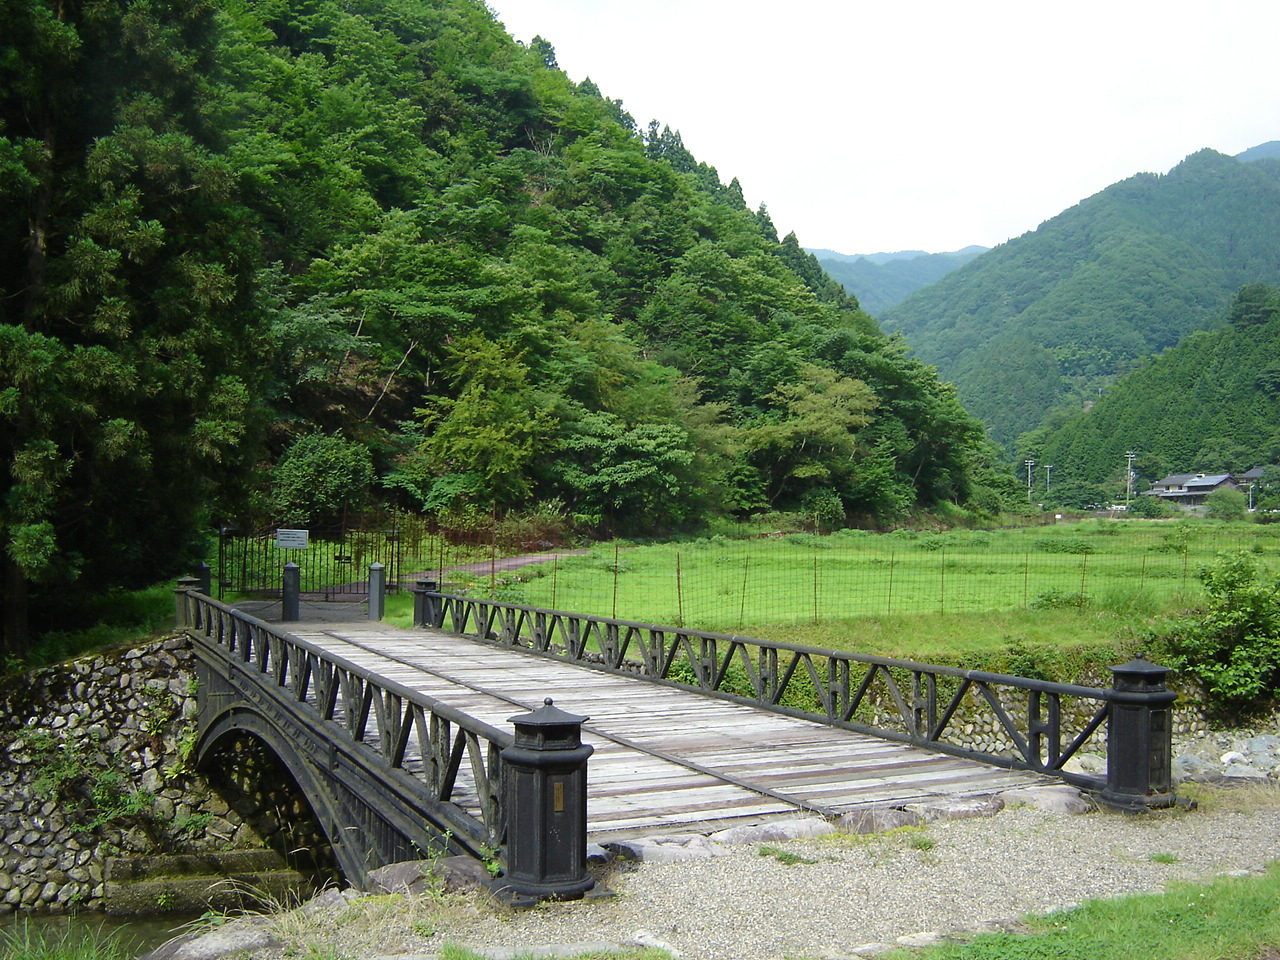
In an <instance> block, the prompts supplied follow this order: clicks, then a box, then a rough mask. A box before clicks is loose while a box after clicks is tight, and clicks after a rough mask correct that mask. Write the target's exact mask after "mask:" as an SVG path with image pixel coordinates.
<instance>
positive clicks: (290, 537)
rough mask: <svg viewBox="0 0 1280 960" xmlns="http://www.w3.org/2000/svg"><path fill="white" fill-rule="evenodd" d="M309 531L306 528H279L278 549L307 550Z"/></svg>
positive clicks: (277, 536) (277, 532)
mask: <svg viewBox="0 0 1280 960" xmlns="http://www.w3.org/2000/svg"><path fill="white" fill-rule="evenodd" d="M307 533H308V531H306V530H277V531H276V549H277V550H306V549H307Z"/></svg>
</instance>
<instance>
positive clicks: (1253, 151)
mask: <svg viewBox="0 0 1280 960" xmlns="http://www.w3.org/2000/svg"><path fill="white" fill-rule="evenodd" d="M1236 159H1237V160H1243V161H1245V162H1246V163H1252V162H1253V161H1254V160H1267V159H1271V160H1280V140H1268V141H1267V142H1266V143H1260V144H1258V145H1257V146H1256V147H1250V148H1249V149H1248V150H1245V151H1244V152H1243V153H1237V154H1236Z"/></svg>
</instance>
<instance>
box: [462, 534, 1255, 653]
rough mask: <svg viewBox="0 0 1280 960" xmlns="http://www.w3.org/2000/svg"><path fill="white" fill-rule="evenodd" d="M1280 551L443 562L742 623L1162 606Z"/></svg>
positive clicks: (956, 548) (486, 584)
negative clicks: (1235, 559) (1241, 557)
mask: <svg viewBox="0 0 1280 960" xmlns="http://www.w3.org/2000/svg"><path fill="white" fill-rule="evenodd" d="M1233 549H1234V550H1239V549H1246V550H1251V551H1253V552H1255V553H1257V554H1259V555H1260V558H1265V557H1266V556H1267V555H1268V554H1270V555H1274V554H1276V552H1277V551H1278V550H1280V528H1272V527H1258V526H1252V525H1234V526H1232V525H1222V524H1209V523H1205V522H1200V521H1188V522H1186V523H1179V524H1145V523H1133V522H1123V523H1121V522H1110V521H1103V522H1088V523H1083V524H1070V525H1063V526H1058V527H1041V528H1033V529H1022V530H960V531H953V532H949V533H917V532H909V531H898V532H895V533H891V534H873V533H868V532H864V531H855V530H849V531H840V532H837V533H834V534H831V535H829V536H817V535H814V534H810V533H788V534H781V535H774V536H760V535H759V534H758V533H757V534H756V535H754V536H729V535H721V536H716V537H710V538H706V539H701V540H693V541H685V542H679V543H664V544H644V545H642V544H633V543H626V542H612V543H607V544H595V545H592V546H590V547H588V548H585V549H583V550H581V551H577V552H574V553H572V554H566V553H563V552H560V553H555V554H550V555H547V556H545V557H542V558H539V559H537V560H536V562H532V563H528V564H526V565H523V566H520V567H518V568H514V569H506V570H503V569H501V568H500V566H496V565H495V569H493V570H486V569H485V568H484V567H483V565H481V566H479V567H475V566H472V567H469V568H467V569H459V570H456V571H446V573H445V575H444V578H443V579H445V580H446V581H449V582H450V583H451V585H452V587H453V588H454V589H457V590H462V591H466V592H469V593H474V594H480V595H486V596H489V597H491V598H494V599H501V600H506V601H510V602H517V603H526V604H531V605H534V606H542V607H549V608H552V609H559V610H572V611H587V612H592V613H598V614H600V615H603V616H610V617H616V618H621V619H627V620H635V621H642V622H648V623H666V624H672V625H675V626H682V627H683V626H689V627H698V628H702V629H710V630H722V631H733V630H735V629H738V628H740V627H741V626H742V625H744V624H759V623H766V622H769V623H795V622H805V621H812V622H819V621H822V620H832V619H845V618H851V617H869V616H877V617H880V616H885V617H887V616H896V615H912V614H926V613H927V614H944V615H945V614H958V613H976V612H984V611H1000V610H1012V609H1019V608H1022V609H1027V608H1031V609H1035V608H1048V607H1080V608H1085V607H1090V606H1102V607H1110V608H1123V607H1125V606H1131V605H1133V604H1134V602H1135V601H1140V602H1142V603H1143V604H1144V605H1147V606H1160V605H1163V604H1167V603H1169V602H1172V601H1174V600H1177V599H1186V600H1194V599H1195V598H1196V597H1198V596H1199V595H1200V594H1201V590H1202V588H1201V583H1200V580H1199V577H1198V572H1199V570H1200V569H1201V567H1202V566H1204V565H1205V564H1207V563H1209V562H1210V561H1211V560H1212V559H1213V558H1214V557H1215V556H1216V555H1217V554H1218V553H1220V552H1222V551H1226V550H1233Z"/></svg>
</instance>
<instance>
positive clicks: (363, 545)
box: [214, 518, 412, 600]
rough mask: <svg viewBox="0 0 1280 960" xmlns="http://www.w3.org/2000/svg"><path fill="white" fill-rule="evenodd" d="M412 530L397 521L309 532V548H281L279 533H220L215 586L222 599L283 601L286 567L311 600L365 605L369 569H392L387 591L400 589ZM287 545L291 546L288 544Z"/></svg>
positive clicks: (229, 530) (387, 572) (225, 529)
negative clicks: (295, 570) (295, 573)
mask: <svg viewBox="0 0 1280 960" xmlns="http://www.w3.org/2000/svg"><path fill="white" fill-rule="evenodd" d="M405 527H406V525H405V524H404V523H403V522H401V521H400V520H399V518H397V519H393V520H392V521H390V522H389V523H387V524H379V525H376V526H368V527H364V526H362V527H360V528H357V529H340V530H316V529H311V530H308V531H307V537H306V540H307V546H306V547H305V548H300V547H287V546H280V545H279V543H280V542H282V541H278V539H277V536H276V533H277V531H276V528H270V529H264V530H258V531H254V532H252V533H244V532H241V531H238V530H234V529H230V528H224V529H222V530H220V531H219V532H218V561H217V567H216V569H215V570H214V586H215V588H216V590H217V597H218V599H219V600H221V599H223V598H224V597H225V596H226V595H227V594H228V593H231V594H245V595H248V596H252V597H256V598H260V599H272V598H278V597H279V596H280V591H281V584H282V580H283V577H284V567H285V564H288V563H294V564H297V566H298V568H299V577H300V580H301V583H302V594H303V596H304V597H306V598H307V599H309V600H363V599H366V598H367V597H368V593H369V565H370V564H372V563H380V564H382V566H383V567H384V568H385V570H386V582H387V591H388V592H395V591H396V590H398V589H400V586H401V580H402V578H403V575H407V574H408V573H412V571H405V570H403V567H404V559H405V556H406V539H408V538H409V537H411V536H412V533H410V534H409V535H408V536H407V535H406V529H405ZM283 542H288V541H287V540H284V541H283Z"/></svg>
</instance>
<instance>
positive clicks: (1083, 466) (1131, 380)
mask: <svg viewBox="0 0 1280 960" xmlns="http://www.w3.org/2000/svg"><path fill="white" fill-rule="evenodd" d="M1226 317H1227V320H1228V323H1227V325H1226V326H1225V327H1223V328H1220V329H1216V330H1213V331H1201V332H1198V333H1193V334H1191V335H1190V336H1188V337H1187V338H1186V339H1185V340H1183V342H1182V343H1180V344H1179V345H1178V346H1176V347H1174V348H1172V349H1170V350H1167V351H1165V352H1164V353H1163V354H1161V355H1160V356H1159V357H1155V358H1153V359H1150V360H1148V361H1147V362H1145V363H1143V365H1142V366H1141V367H1140V368H1139V369H1137V370H1135V371H1134V372H1132V373H1130V374H1129V375H1128V376H1126V377H1124V378H1123V379H1122V380H1121V381H1120V382H1119V383H1118V384H1117V385H1116V386H1115V387H1114V388H1113V389H1111V390H1109V391H1107V392H1106V393H1105V394H1104V395H1103V396H1102V397H1101V398H1100V399H1099V400H1098V402H1097V403H1096V404H1094V405H1093V407H1092V409H1090V410H1089V411H1088V412H1087V413H1086V412H1077V413H1075V414H1074V415H1069V416H1068V415H1065V414H1062V413H1059V414H1058V415H1055V416H1053V417H1051V418H1050V421H1049V422H1048V423H1047V424H1046V425H1045V426H1044V427H1042V428H1040V429H1037V430H1034V431H1032V432H1030V433H1028V434H1025V435H1024V436H1023V438H1022V443H1021V444H1020V445H1019V449H1018V456H1019V459H1025V458H1028V457H1029V458H1033V459H1035V460H1036V461H1037V462H1038V463H1040V464H1053V465H1054V466H1053V490H1052V494H1053V499H1054V501H1055V502H1057V503H1063V504H1065V505H1068V506H1085V505H1087V504H1088V503H1092V502H1096V501H1100V500H1101V501H1113V500H1114V498H1115V497H1116V496H1117V495H1119V492H1120V491H1121V490H1123V488H1124V487H1123V476H1124V469H1125V465H1126V457H1125V454H1126V453H1127V452H1129V451H1132V452H1133V453H1135V454H1136V455H1137V456H1136V459H1135V460H1134V462H1133V467H1134V472H1135V473H1136V474H1137V477H1138V480H1139V481H1140V482H1139V484H1138V485H1137V486H1136V487H1135V489H1136V490H1145V489H1147V487H1148V484H1149V483H1150V482H1152V481H1155V480H1158V479H1160V478H1161V477H1164V476H1167V475H1168V474H1170V473H1221V472H1226V471H1234V472H1244V471H1246V470H1249V469H1251V468H1253V467H1255V466H1260V465H1264V464H1274V463H1280V288H1276V287H1269V286H1268V285H1267V284H1261V283H1258V284H1249V285H1246V286H1245V287H1243V288H1242V289H1241V290H1240V291H1239V293H1238V294H1237V295H1236V297H1235V299H1234V301H1233V303H1232V305H1231V308H1230V309H1229V311H1228V312H1227V314H1226Z"/></svg>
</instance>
